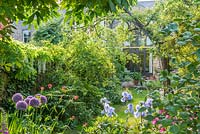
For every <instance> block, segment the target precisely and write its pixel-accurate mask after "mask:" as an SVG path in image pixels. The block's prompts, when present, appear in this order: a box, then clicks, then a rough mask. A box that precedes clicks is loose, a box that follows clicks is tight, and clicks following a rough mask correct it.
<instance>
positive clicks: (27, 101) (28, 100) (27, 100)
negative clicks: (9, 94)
mask: <svg viewBox="0 0 200 134" xmlns="http://www.w3.org/2000/svg"><path fill="white" fill-rule="evenodd" d="M30 100H31V98H28V97H27V98H26V99H24V101H25V102H26V103H27V104H28V105H29V102H30Z"/></svg>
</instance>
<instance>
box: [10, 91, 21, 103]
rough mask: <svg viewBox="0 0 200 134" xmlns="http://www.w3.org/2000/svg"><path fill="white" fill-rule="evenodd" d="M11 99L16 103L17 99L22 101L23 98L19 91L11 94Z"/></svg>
mask: <svg viewBox="0 0 200 134" xmlns="http://www.w3.org/2000/svg"><path fill="white" fill-rule="evenodd" d="M12 100H13V101H14V102H15V103H17V102H18V101H22V100H23V96H22V94H21V93H15V94H14V95H13V96H12Z"/></svg>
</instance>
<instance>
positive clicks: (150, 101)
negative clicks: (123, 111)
mask: <svg viewBox="0 0 200 134" xmlns="http://www.w3.org/2000/svg"><path fill="white" fill-rule="evenodd" d="M152 104H153V99H151V98H148V99H147V100H146V101H145V102H143V101H141V102H140V104H138V105H136V112H135V113H134V115H135V117H136V118H138V117H140V116H142V117H144V116H146V115H147V114H150V113H148V112H147V110H146V111H143V112H139V110H140V108H142V107H145V108H146V109H147V108H150V107H151V106H152Z"/></svg>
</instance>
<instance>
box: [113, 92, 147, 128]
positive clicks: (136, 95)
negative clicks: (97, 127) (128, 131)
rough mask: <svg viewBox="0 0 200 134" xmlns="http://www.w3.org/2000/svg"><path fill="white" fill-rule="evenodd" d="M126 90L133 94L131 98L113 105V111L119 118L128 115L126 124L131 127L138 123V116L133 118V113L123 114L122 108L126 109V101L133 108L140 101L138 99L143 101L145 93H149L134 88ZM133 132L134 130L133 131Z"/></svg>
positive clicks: (125, 117) (124, 117)
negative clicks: (128, 100)
mask: <svg viewBox="0 0 200 134" xmlns="http://www.w3.org/2000/svg"><path fill="white" fill-rule="evenodd" d="M128 92H130V93H132V96H133V100H132V101H130V102H127V103H121V104H119V105H114V106H113V107H115V112H116V113H117V115H118V117H119V118H122V119H125V120H126V119H127V117H128V122H127V123H128V124H127V125H129V126H131V127H135V126H136V124H138V123H139V122H140V118H135V117H134V115H130V114H128V115H127V114H125V113H124V110H126V109H127V104H128V103H132V104H133V105H134V109H135V106H136V105H137V104H138V103H139V102H140V101H144V100H145V97H146V95H147V94H148V93H149V91H147V90H136V89H129V90H128ZM134 132H135V131H134Z"/></svg>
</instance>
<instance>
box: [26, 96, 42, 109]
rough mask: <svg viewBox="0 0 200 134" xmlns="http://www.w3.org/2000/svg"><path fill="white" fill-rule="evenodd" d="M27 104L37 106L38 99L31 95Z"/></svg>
mask: <svg viewBox="0 0 200 134" xmlns="http://www.w3.org/2000/svg"><path fill="white" fill-rule="evenodd" d="M29 105H30V106H32V107H38V106H39V105H40V101H39V100H38V99H37V98H35V97H33V98H31V99H30V101H29Z"/></svg>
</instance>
